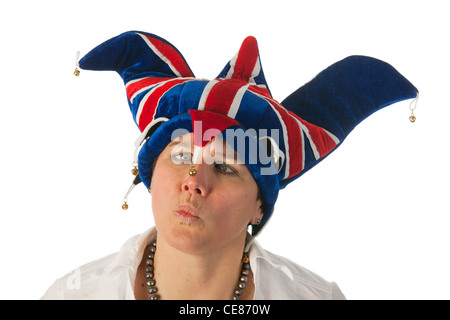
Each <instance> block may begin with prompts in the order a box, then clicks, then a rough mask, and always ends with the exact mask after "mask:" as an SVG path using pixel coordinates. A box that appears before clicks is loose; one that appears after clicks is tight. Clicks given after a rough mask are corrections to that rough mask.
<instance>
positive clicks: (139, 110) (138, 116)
mask: <svg viewBox="0 0 450 320" xmlns="http://www.w3.org/2000/svg"><path fill="white" fill-rule="evenodd" d="M174 80H179V79H178V78H173V79H169V80H166V81H163V82H159V83H156V84H155V85H154V87H153V88H152V89H151V90H150V91H149V92H148V93H147V94H146V95H145V96H144V98H142V100H141V102H140V103H139V108H138V110H137V112H136V122H137V124H138V125H139V119H140V117H141V113H142V109H143V108H144V105H145V103H146V102H147V100H148V98H149V97H150V96H151V95H152V93H153V92H154V91H155V90H156V89H157V88H159V87H160V86H162V85H164V84H166V83H167V82H170V81H174Z"/></svg>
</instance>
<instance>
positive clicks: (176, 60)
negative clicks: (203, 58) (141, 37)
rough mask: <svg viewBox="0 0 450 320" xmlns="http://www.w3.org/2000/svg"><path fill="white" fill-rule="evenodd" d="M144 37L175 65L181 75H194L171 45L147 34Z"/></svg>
mask: <svg viewBox="0 0 450 320" xmlns="http://www.w3.org/2000/svg"><path fill="white" fill-rule="evenodd" d="M146 37H147V39H148V40H149V41H150V42H151V43H152V44H153V45H154V46H155V47H156V49H158V51H159V52H161V53H162V54H163V55H164V56H165V57H166V58H167V59H168V60H169V61H170V63H171V64H172V65H173V66H174V67H175V69H177V71H178V72H179V73H180V75H181V76H182V77H193V76H194V75H193V74H192V72H191V70H190V69H189V66H188V65H187V63H186V61H185V60H184V58H183V56H182V55H181V54H180V53H179V52H178V51H177V50H176V49H175V48H174V47H173V46H171V45H169V44H167V43H166V42H164V41H161V40H159V39H156V38H152V37H149V36H147V35H146Z"/></svg>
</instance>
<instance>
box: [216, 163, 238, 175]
mask: <svg viewBox="0 0 450 320" xmlns="http://www.w3.org/2000/svg"><path fill="white" fill-rule="evenodd" d="M214 166H215V167H216V169H217V170H218V171H219V172H220V173H222V174H235V173H237V172H236V170H235V169H234V168H232V167H230V166H229V165H226V164H219V163H216V164H215V165H214Z"/></svg>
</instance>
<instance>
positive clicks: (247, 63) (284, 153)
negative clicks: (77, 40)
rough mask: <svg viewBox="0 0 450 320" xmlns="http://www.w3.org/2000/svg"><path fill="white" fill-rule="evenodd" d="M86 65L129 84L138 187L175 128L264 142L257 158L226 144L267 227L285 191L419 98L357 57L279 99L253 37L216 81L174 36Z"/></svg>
mask: <svg viewBox="0 0 450 320" xmlns="http://www.w3.org/2000/svg"><path fill="white" fill-rule="evenodd" d="M291 65H292V64H291ZM79 67H80V68H81V69H85V70H110V71H116V72H117V73H118V74H119V75H120V76H121V77H122V79H123V81H124V84H125V89H126V94H127V100H128V104H129V107H130V111H131V114H132V116H133V119H134V121H135V123H136V124H137V126H138V128H139V130H140V131H141V135H140V137H139V138H138V140H137V141H136V147H137V149H136V154H135V165H137V166H138V169H139V175H138V176H137V177H136V178H135V179H134V181H133V185H135V184H138V183H139V182H141V181H142V182H143V183H144V185H145V186H146V187H147V188H149V187H150V182H151V178H152V163H153V161H154V160H155V159H156V158H157V156H158V155H159V153H160V152H161V151H162V150H163V149H164V148H165V147H166V146H167V145H168V144H169V143H170V142H171V140H172V139H173V138H174V136H173V133H174V132H176V131H177V129H183V130H185V131H184V132H193V133H194V144H195V145H199V146H204V145H205V144H206V143H207V142H208V141H209V140H210V139H211V137H209V138H205V137H204V135H205V132H206V131H207V130H208V129H216V130H217V131H218V132H222V133H224V132H225V131H226V130H228V129H235V130H238V129H240V130H241V131H240V132H244V136H245V138H246V139H249V141H254V142H256V144H257V145H258V146H259V147H260V148H263V149H264V150H265V151H266V152H262V153H261V152H258V155H257V156H256V157H255V156H252V154H253V153H254V152H253V153H252V152H249V150H248V148H249V147H247V149H246V150H238V149H239V148H238V147H237V146H238V145H239V143H233V141H229V139H228V138H227V142H228V143H231V145H233V147H234V148H235V149H236V151H237V152H238V153H239V155H240V156H243V158H244V159H245V163H246V164H247V166H248V168H249V169H250V171H251V173H252V175H253V177H254V179H255V181H256V183H257V185H258V187H259V189H260V193H261V195H262V197H263V206H262V209H263V213H264V216H263V220H262V221H263V222H266V221H267V220H268V219H269V217H270V216H271V214H272V212H273V209H274V205H275V201H276V199H277V196H278V192H279V190H280V189H282V188H284V187H286V186H287V185H288V184H289V183H290V182H292V181H293V180H295V179H297V178H298V177H300V176H301V175H302V174H304V173H305V172H307V171H308V170H309V169H311V168H312V167H314V166H315V165H316V164H318V163H319V162H320V161H322V160H323V159H324V158H325V157H327V156H328V155H329V154H330V153H331V152H332V151H333V150H335V149H336V148H337V147H338V146H339V145H340V144H341V143H342V141H343V140H344V139H345V138H346V136H347V135H348V134H349V133H350V132H351V131H352V130H353V128H354V127H355V126H356V125H358V124H359V123H360V122H361V121H362V120H364V119H365V118H366V117H368V116H369V115H371V114H372V113H374V112H375V111H377V110H380V109H382V108H384V107H386V106H388V105H391V104H393V103H396V102H399V101H402V100H406V99H412V98H416V96H417V94H418V91H417V89H416V88H415V87H414V86H413V85H412V84H411V83H410V82H409V81H408V80H407V79H406V78H404V77H403V76H402V75H401V74H400V73H399V72H397V71H396V70H395V69H394V68H393V67H392V66H391V65H389V64H387V63H385V62H383V61H380V60H377V59H374V58H370V57H365V56H350V57H347V58H345V59H343V60H341V61H339V62H337V63H335V64H333V65H331V66H330V67H328V68H327V69H325V70H324V71H322V72H321V73H319V74H318V75H317V76H316V77H315V78H314V79H313V80H311V81H310V82H308V83H307V84H305V85H304V86H302V87H300V88H299V89H298V90H296V91H295V92H293V93H292V94H291V95H289V96H288V97H287V98H286V99H285V100H283V101H282V102H281V103H279V102H278V101H276V100H275V99H274V98H273V97H272V95H271V93H270V91H269V88H268V85H267V83H266V79H265V77H264V73H263V69H262V67H261V61H260V56H259V50H258V45H257V42H256V39H255V38H254V37H251V36H250V37H247V38H246V39H245V40H244V41H243V43H242V45H241V48H240V50H239V51H238V53H237V54H236V55H235V56H234V57H233V58H232V59H231V60H230V61H229V62H228V63H227V64H226V66H225V68H224V69H223V70H222V72H220V74H219V75H218V76H217V77H216V78H215V79H213V80H207V79H199V78H196V77H195V76H194V74H193V72H192V71H191V69H190V67H189V66H188V64H187V62H186V61H185V59H184V58H183V56H182V55H181V53H180V52H179V51H178V50H177V49H176V48H175V47H174V46H173V45H172V44H170V43H169V42H167V41H166V40H164V39H162V38H160V37H158V36H156V35H153V34H149V33H145V32H136V31H130V32H126V33H123V34H121V35H119V36H117V37H114V38H112V39H110V40H108V41H106V42H104V43H102V44H100V45H99V46H97V47H96V48H94V49H93V50H92V51H90V52H89V53H88V54H87V55H85V56H84V57H83V58H82V59H81V60H80V61H79ZM286 72H289V73H292V71H291V70H286ZM196 123H201V126H196ZM196 137H197V138H196ZM236 137H237V136H236V135H234V136H233V137H232V138H231V139H234V140H236V139H237V138H236ZM234 142H236V141H234ZM247 145H251V143H247ZM243 151H244V152H243ZM243 153H244V154H243ZM261 154H262V156H261Z"/></svg>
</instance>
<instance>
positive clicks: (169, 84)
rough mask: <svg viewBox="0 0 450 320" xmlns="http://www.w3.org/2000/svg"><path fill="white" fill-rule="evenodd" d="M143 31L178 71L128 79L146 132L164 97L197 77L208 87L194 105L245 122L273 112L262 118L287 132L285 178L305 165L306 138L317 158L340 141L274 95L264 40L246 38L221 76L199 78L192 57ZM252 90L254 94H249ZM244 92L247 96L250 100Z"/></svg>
mask: <svg viewBox="0 0 450 320" xmlns="http://www.w3.org/2000/svg"><path fill="white" fill-rule="evenodd" d="M137 34H138V35H139V37H140V38H141V39H142V41H144V42H145V44H146V45H147V46H148V49H150V50H152V51H153V53H154V54H155V55H156V56H157V57H158V58H159V59H160V60H161V63H164V64H166V65H167V66H169V68H170V70H171V71H172V72H173V74H172V75H168V76H166V77H155V76H147V77H142V78H137V79H133V80H130V81H128V82H126V83H125V87H126V92H127V97H128V100H129V103H130V107H131V109H132V110H135V115H134V116H135V121H136V123H137V125H138V127H139V129H140V130H141V132H142V131H144V130H145V129H146V127H147V126H148V125H149V124H150V123H152V121H153V120H155V118H156V117H157V114H158V108H161V107H163V108H164V106H161V105H160V101H161V99H162V98H163V97H164V96H165V95H170V91H171V90H173V89H174V88H176V87H177V86H182V85H183V84H186V83H187V82H191V81H196V82H201V83H202V85H203V88H202V90H201V91H200V90H197V92H196V94H198V95H200V99H199V103H198V105H193V106H190V108H191V109H196V110H200V111H202V110H204V111H213V112H216V113H219V114H222V115H226V116H228V117H230V118H232V119H236V121H238V123H241V124H243V125H244V126H246V124H247V122H248V120H247V118H248V117H255V116H256V114H258V113H259V114H262V113H263V112H271V113H272V115H271V116H270V117H269V119H270V123H267V124H265V123H264V124H262V123H260V124H259V127H261V125H262V126H263V127H264V128H268V129H279V130H280V132H282V138H283V139H282V143H283V145H282V146H278V147H279V148H280V149H281V150H283V152H285V155H286V159H285V170H284V175H283V176H282V178H283V179H284V178H292V177H293V176H295V175H297V174H299V173H300V172H301V171H302V170H303V169H304V167H305V143H304V140H305V137H306V139H308V141H309V145H310V148H311V152H312V153H313V155H314V157H315V159H316V160H318V159H319V158H321V157H324V156H325V155H327V154H328V153H329V152H330V151H331V150H332V149H334V148H335V147H336V145H337V144H338V143H339V139H338V138H337V137H336V136H335V135H333V134H332V133H330V132H328V131H327V130H325V129H323V128H320V127H318V126H315V125H313V124H310V123H308V122H306V121H305V120H302V119H301V118H300V117H299V116H298V115H296V114H294V113H292V112H289V111H288V110H286V109H285V108H284V107H283V106H282V105H281V104H280V103H278V102H277V101H276V100H274V99H273V98H272V96H271V93H270V91H269V89H268V87H267V83H266V81H265V78H264V75H263V72H262V67H261V63H260V58H259V50H258V45H257V42H256V39H255V38H254V37H248V38H246V39H245V40H244V42H243V44H242V46H241V48H240V50H239V52H238V53H237V54H236V55H235V56H234V57H233V58H232V59H231V60H230V62H229V63H228V64H227V65H226V66H225V68H224V69H223V71H222V72H221V73H220V74H219V76H218V77H217V78H216V79H213V80H211V81H206V80H201V79H196V78H195V77H194V75H193V74H192V72H191V70H190V68H189V67H188V65H187V63H186V61H185V60H184V59H183V57H182V56H181V55H180V54H179V53H178V51H177V50H175V49H174V48H173V47H172V46H171V45H170V44H168V43H167V42H164V41H162V40H159V39H157V38H155V37H154V36H151V35H148V34H143V33H137ZM136 40H137V41H139V39H136ZM201 87H202V86H200V88H201ZM190 94H192V92H191V93H190ZM248 95H253V97H251V98H249V97H248ZM244 96H247V97H246V99H244ZM243 100H244V101H243ZM248 100H251V103H250V102H247V101H248ZM255 102H256V103H255ZM241 109H243V110H242V111H241ZM162 113H164V111H163V112H162ZM251 113H254V114H253V115H251ZM176 115H177V114H173V115H171V116H172V117H173V116H176ZM168 118H169V119H170V117H168ZM203 128H208V127H207V126H205V127H203ZM246 128H247V129H248V128H249V127H248V126H246Z"/></svg>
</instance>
